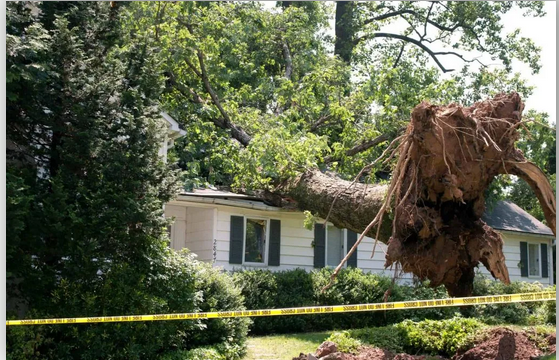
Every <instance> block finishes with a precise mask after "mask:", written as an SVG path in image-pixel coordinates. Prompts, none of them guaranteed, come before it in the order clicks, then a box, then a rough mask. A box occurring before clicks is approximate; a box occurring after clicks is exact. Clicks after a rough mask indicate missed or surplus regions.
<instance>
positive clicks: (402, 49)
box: [392, 41, 406, 69]
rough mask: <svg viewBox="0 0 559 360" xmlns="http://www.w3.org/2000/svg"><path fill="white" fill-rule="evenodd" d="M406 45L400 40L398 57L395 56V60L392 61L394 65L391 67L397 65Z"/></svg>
mask: <svg viewBox="0 0 559 360" xmlns="http://www.w3.org/2000/svg"><path fill="white" fill-rule="evenodd" d="M405 47H406V42H405V41H402V47H401V48H400V53H398V57H397V58H396V61H394V65H392V68H393V69H395V68H396V67H397V66H398V63H399V62H400V59H401V58H402V54H403V53H404V48H405Z"/></svg>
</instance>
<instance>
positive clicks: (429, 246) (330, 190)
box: [281, 93, 555, 296]
mask: <svg viewBox="0 0 559 360" xmlns="http://www.w3.org/2000/svg"><path fill="white" fill-rule="evenodd" d="M523 108H524V105H523V103H522V101H521V100H520V97H519V96H518V94H516V93H512V94H500V95H497V96H496V97H495V98H493V99H491V100H487V101H483V102H479V103H476V104H474V105H473V106H471V107H461V106H459V105H456V104H451V105H448V106H435V105H431V104H428V103H425V102H424V103H422V104H420V105H418V106H417V107H416V108H414V110H413V112H412V116H411V121H410V124H409V125H408V128H407V130H406V133H405V134H404V135H403V137H402V138H401V139H400V143H399V145H398V146H397V147H396V148H395V150H394V151H393V152H392V153H391V154H390V155H389V156H388V159H390V158H393V157H394V156H398V160H397V164H396V166H395V168H394V171H393V177H392V181H391V183H390V185H389V186H388V187H386V186H370V185H369V186H366V185H364V184H360V183H356V182H355V181H354V182H352V183H351V182H348V181H343V180H341V179H337V178H334V177H330V176H327V175H325V174H322V173H321V172H320V171H318V170H316V169H314V170H309V171H307V172H306V173H304V174H302V175H301V176H300V177H299V178H298V179H296V180H295V181H293V182H291V183H289V184H286V185H284V186H283V187H282V189H281V192H282V194H283V195H284V196H285V195H287V196H289V197H291V198H292V199H294V200H295V201H296V202H297V203H298V206H299V208H301V209H306V210H312V211H314V212H315V213H318V214H319V215H320V216H321V217H323V218H326V217H328V218H329V219H330V221H332V222H333V223H334V224H335V225H337V226H339V227H344V228H348V229H351V230H353V231H356V232H360V233H362V234H363V235H362V236H361V237H360V238H359V239H358V241H357V244H358V243H359V242H360V240H361V239H362V238H363V236H364V235H367V236H371V237H374V238H375V239H377V240H379V241H382V242H384V243H387V244H388V249H387V254H386V263H385V266H386V267H389V266H391V265H393V264H398V263H399V264H400V265H401V269H402V270H403V271H404V272H412V273H414V274H415V275H416V276H418V277H419V278H421V279H429V280H431V285H433V286H437V285H440V284H443V285H445V286H446V288H447V289H448V291H449V293H450V294H451V295H452V296H467V295H469V294H471V291H472V282H473V277H474V269H475V267H476V266H477V265H478V264H479V263H480V262H481V263H482V264H483V265H484V266H485V267H486V268H487V269H488V270H489V271H490V272H491V274H492V275H493V276H494V277H495V278H497V279H499V280H501V281H503V282H505V283H508V282H509V274H508V271H507V268H506V266H505V257H504V255H503V251H502V247H503V241H502V239H501V237H500V235H499V234H498V233H497V232H495V231H494V230H493V229H491V228H490V227H489V226H487V225H486V224H485V223H484V222H483V221H482V220H481V216H482V215H483V212H484V211H485V198H484V192H485V190H486V189H487V188H488V186H489V185H490V183H491V181H493V179H494V178H495V176H497V175H499V174H502V173H511V174H515V175H517V176H519V177H521V178H523V179H524V180H525V181H527V182H528V183H529V184H530V186H532V188H533V189H534V191H535V193H536V195H537V197H538V199H539V200H540V203H541V204H542V207H543V208H544V213H545V216H546V219H547V221H548V224H549V225H550V227H551V228H552V230H553V232H554V233H555V197H554V195H553V191H552V189H551V186H550V185H549V182H548V181H547V179H546V177H545V175H544V174H543V173H542V172H541V170H539V169H538V168H537V167H536V166H535V165H534V164H531V163H528V162H526V159H525V158H524V156H523V155H522V153H521V152H520V151H519V150H517V149H515V148H514V143H515V141H516V140H517V139H518V136H519V135H518V132H517V129H518V127H519V126H521V125H522V122H521V113H522V110H523ZM392 145H393V144H391V146H392ZM384 155H387V154H386V153H385V154H384ZM334 201H335V202H336V204H335V206H333V205H332V203H333V202H334ZM389 212H390V213H391V215H392V220H388V218H389V216H388V213H389ZM371 218H373V221H371V222H369V221H366V220H367V219H369V220H370V219H371ZM375 225H377V227H375ZM357 244H356V245H355V246H354V247H353V248H352V249H351V250H350V252H349V254H348V256H347V257H346V259H344V260H347V258H348V257H349V256H350V255H351V253H352V252H353V251H354V250H355V248H356V247H357ZM339 268H341V264H340V266H339V267H338V269H339Z"/></svg>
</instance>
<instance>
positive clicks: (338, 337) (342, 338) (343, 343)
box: [325, 331, 361, 354]
mask: <svg viewBox="0 0 559 360" xmlns="http://www.w3.org/2000/svg"><path fill="white" fill-rule="evenodd" d="M325 341H332V342H334V343H336V345H337V346H338V351H342V352H346V353H352V354H355V353H356V352H357V349H358V348H359V347H360V346H361V341H359V340H357V339H355V338H354V337H353V336H351V335H350V333H349V332H348V331H337V332H334V333H332V335H330V336H329V337H328V339H326V340H325Z"/></svg>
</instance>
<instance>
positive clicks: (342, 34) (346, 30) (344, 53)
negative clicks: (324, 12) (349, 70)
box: [334, 1, 355, 64]
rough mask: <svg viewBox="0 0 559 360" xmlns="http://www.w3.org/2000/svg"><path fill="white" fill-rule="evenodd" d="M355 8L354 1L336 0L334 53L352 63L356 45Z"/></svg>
mask: <svg viewBox="0 0 559 360" xmlns="http://www.w3.org/2000/svg"><path fill="white" fill-rule="evenodd" d="M354 8H355V4H354V3H353V2H352V1H336V19H335V24H334V28H335V29H334V30H335V37H336V39H335V42H334V54H335V55H338V56H339V57H340V58H341V59H342V60H343V61H345V62H346V63H347V64H350V63H351V55H352V52H353V47H354V44H353V38H354V36H355V26H354V19H353V10H354Z"/></svg>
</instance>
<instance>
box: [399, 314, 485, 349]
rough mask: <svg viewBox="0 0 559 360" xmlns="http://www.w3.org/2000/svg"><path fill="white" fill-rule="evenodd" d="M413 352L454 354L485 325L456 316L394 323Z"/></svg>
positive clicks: (406, 345)
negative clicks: (446, 318) (445, 318)
mask: <svg viewBox="0 0 559 360" xmlns="http://www.w3.org/2000/svg"><path fill="white" fill-rule="evenodd" d="M394 327H395V328H396V329H398V331H399V332H400V334H401V335H402V337H403V342H404V348H405V349H406V350H407V351H408V352H411V353H430V354H433V355H436V354H440V355H446V356H452V355H453V354H454V353H455V352H456V350H457V349H458V348H460V347H461V346H462V344H463V343H464V342H465V341H466V340H467V339H468V338H469V337H470V336H472V334H474V333H476V332H477V331H479V330H480V329H481V328H483V327H484V324H483V323H481V322H479V321H478V320H476V319H465V318H460V317H454V318H452V319H448V320H424V321H420V322H414V321H411V320H405V321H403V322H401V323H399V324H396V325H394Z"/></svg>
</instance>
